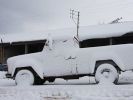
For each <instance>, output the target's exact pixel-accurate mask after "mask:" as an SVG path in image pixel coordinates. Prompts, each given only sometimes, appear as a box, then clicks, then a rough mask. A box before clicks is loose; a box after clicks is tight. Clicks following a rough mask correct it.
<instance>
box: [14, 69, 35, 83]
mask: <svg viewBox="0 0 133 100" xmlns="http://www.w3.org/2000/svg"><path fill="white" fill-rule="evenodd" d="M34 80H35V78H34V75H33V73H32V72H31V71H30V70H26V69H23V70H20V71H18V72H17V74H16V76H15V82H16V84H17V85H33V84H34Z"/></svg>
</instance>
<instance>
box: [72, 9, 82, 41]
mask: <svg viewBox="0 0 133 100" xmlns="http://www.w3.org/2000/svg"><path fill="white" fill-rule="evenodd" d="M79 17H80V12H79V11H75V10H72V9H70V18H71V19H72V20H73V22H74V23H75V24H76V26H77V32H76V36H77V38H78V39H79ZM75 20H76V21H75Z"/></svg>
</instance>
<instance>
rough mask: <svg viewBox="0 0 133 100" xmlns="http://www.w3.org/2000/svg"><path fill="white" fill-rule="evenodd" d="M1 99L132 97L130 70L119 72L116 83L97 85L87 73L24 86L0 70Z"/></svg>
mask: <svg viewBox="0 0 133 100" xmlns="http://www.w3.org/2000/svg"><path fill="white" fill-rule="evenodd" d="M0 100H133V72H125V73H122V74H121V75H120V79H119V83H118V85H113V84H99V85H98V84H95V80H94V78H93V77H87V76H86V77H82V78H80V79H78V80H69V81H65V80H63V79H56V80H55V82H54V83H49V82H46V83H45V84H44V85H40V86H24V87H22V86H16V85H15V82H14V81H13V80H11V79H6V78H5V72H0Z"/></svg>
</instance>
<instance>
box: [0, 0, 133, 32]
mask: <svg viewBox="0 0 133 100" xmlns="http://www.w3.org/2000/svg"><path fill="white" fill-rule="evenodd" d="M70 8H71V9H75V10H79V11H80V26H87V25H95V24H100V23H103V22H104V23H108V22H110V21H112V20H114V19H116V18H117V17H123V21H133V0H0V33H23V32H26V33H27V32H31V33H32V32H43V31H45V30H50V29H59V28H67V27H74V26H75V24H74V23H73V21H72V20H71V19H70V17H69V16H70V14H69V13H70V11H69V10H70Z"/></svg>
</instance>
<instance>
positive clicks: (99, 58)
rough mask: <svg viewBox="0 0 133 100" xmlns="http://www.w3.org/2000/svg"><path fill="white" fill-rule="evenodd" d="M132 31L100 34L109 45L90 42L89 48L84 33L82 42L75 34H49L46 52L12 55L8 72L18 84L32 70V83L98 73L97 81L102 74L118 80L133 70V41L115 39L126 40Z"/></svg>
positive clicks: (96, 75)
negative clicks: (59, 36) (59, 35)
mask: <svg viewBox="0 0 133 100" xmlns="http://www.w3.org/2000/svg"><path fill="white" fill-rule="evenodd" d="M128 32H130V30H128V31H125V32H124V33H121V34H120V33H119V35H117V36H116V34H115V35H114V36H113V35H112V36H106V37H104V38H102V37H101V36H100V39H103V40H104V39H108V41H109V44H108V45H105V44H104V45H98V46H92V47H86V44H85V47H83V46H82V45H84V44H82V42H84V40H87V39H84V37H82V36H81V37H79V40H81V41H80V42H79V41H78V38H75V37H74V38H72V39H54V38H53V39H52V38H51V37H49V38H48V40H47V43H46V45H45V46H44V49H43V50H42V52H38V53H32V54H25V55H20V56H16V57H11V58H9V59H8V60H7V64H8V74H10V75H11V77H13V78H15V80H16V83H17V84H19V82H22V81H20V80H21V79H20V78H21V76H22V75H24V73H27V74H28V73H29V74H28V76H29V78H30V76H31V78H32V79H30V80H31V81H30V82H29V83H30V84H41V83H43V82H44V81H46V80H48V81H50V82H53V81H54V80H55V78H58V77H60V78H64V79H75V78H79V77H81V76H85V75H93V76H95V77H96V82H100V80H101V79H99V76H101V77H104V78H106V79H110V80H111V81H112V82H116V81H117V80H118V74H119V73H120V72H121V71H126V70H132V69H133V61H132V58H133V53H132V51H133V44H132V43H131V41H130V42H126V43H113V40H115V41H116V40H118V39H116V37H117V38H119V37H122V39H123V37H124V38H127V37H125V34H126V36H128V37H130V36H131V34H133V33H132V32H131V33H130V35H129V34H128V35H127V33H128ZM113 33H114V32H113ZM85 38H86V37H85ZM89 39H90V40H91V39H92V38H89ZM94 39H95V38H94ZM96 39H99V38H98V37H97V38H96ZM100 41H101V40H100ZM123 41H125V40H123ZM87 42H88V41H87ZM87 42H86V43H87ZM119 42H120V40H119ZM101 43H104V42H101ZM108 66H109V67H108ZM27 70H28V71H29V72H28V71H27ZM30 73H32V74H30ZM33 78H34V79H33Z"/></svg>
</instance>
